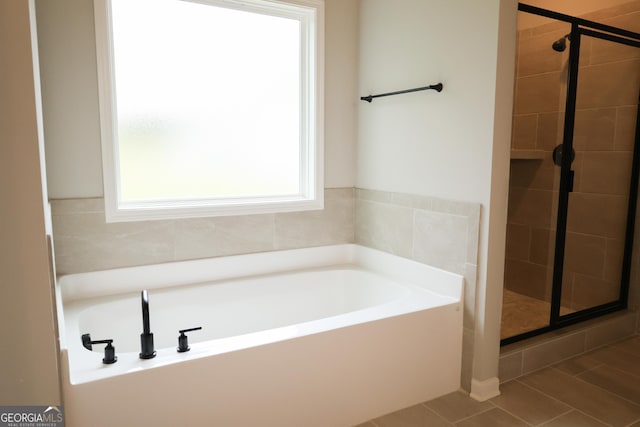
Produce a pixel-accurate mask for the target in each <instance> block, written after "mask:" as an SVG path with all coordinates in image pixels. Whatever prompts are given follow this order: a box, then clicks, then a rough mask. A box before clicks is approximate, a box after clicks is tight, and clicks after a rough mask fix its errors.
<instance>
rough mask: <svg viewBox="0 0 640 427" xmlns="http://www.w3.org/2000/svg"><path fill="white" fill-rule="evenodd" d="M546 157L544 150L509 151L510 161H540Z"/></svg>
mask: <svg viewBox="0 0 640 427" xmlns="http://www.w3.org/2000/svg"><path fill="white" fill-rule="evenodd" d="M547 155H548V153H547V152H546V151H544V150H511V159H512V160H542V159H544V158H545V157H546V156H547Z"/></svg>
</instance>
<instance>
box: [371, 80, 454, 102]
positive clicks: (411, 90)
mask: <svg viewBox="0 0 640 427" xmlns="http://www.w3.org/2000/svg"><path fill="white" fill-rule="evenodd" d="M443 87H444V86H443V85H442V83H438V84H435V85H429V86H423V87H417V88H414V89H406V90H399V91H396V92H388V93H381V94H379V95H369V96H361V97H360V99H361V100H362V101H367V102H371V101H373V98H380V97H382V96H391V95H400V94H402V93H409V92H418V91H421V90H430V89H433V90H435V91H437V92H442V88H443Z"/></svg>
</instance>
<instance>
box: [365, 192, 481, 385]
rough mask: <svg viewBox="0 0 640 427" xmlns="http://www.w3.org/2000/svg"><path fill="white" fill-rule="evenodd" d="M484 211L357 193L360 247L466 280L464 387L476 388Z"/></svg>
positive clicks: (450, 203) (443, 202)
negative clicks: (477, 304) (475, 340)
mask: <svg viewBox="0 0 640 427" xmlns="http://www.w3.org/2000/svg"><path fill="white" fill-rule="evenodd" d="M479 224H480V205H479V204H476V203H467V202H454V201H448V200H441V199H435V198H430V197H424V196H415V195H409V194H402V193H391V192H385V191H374V190H366V189H357V190H356V226H355V240H356V243H359V244H362V245H365V246H369V247H373V248H376V249H380V250H383V251H386V252H390V253H393V254H396V255H400V256H403V257H406V258H410V259H414V260H416V261H419V262H422V263H425V264H429V265H432V266H435V267H439V268H442V269H444V270H448V271H453V272H455V273H459V274H462V275H463V276H464V277H465V302H464V333H463V344H462V346H463V348H462V386H463V388H465V389H467V390H469V389H470V387H471V368H472V362H473V336H474V327H475V301H476V296H475V291H476V280H477V279H476V275H477V265H478V238H479Z"/></svg>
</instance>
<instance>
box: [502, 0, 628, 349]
mask: <svg viewBox="0 0 640 427" xmlns="http://www.w3.org/2000/svg"><path fill="white" fill-rule="evenodd" d="M518 10H519V11H521V12H526V13H532V14H535V15H539V16H544V17H547V18H551V19H555V20H558V21H563V22H567V23H570V24H571V33H570V37H571V38H570V40H571V43H570V44H569V70H568V71H569V73H568V85H567V97H566V105H565V121H564V132H563V140H562V152H563V153H571V152H572V150H573V137H574V128H575V117H576V99H577V95H578V71H579V59H580V42H581V38H582V36H583V35H586V36H589V37H595V38H599V39H604V40H608V41H611V42H614V43H621V44H624V45H628V46H632V47H635V48H639V49H640V34H638V33H635V32H632V31H628V30H624V29H621V28H616V27H612V26H609V25H605V24H600V23H597V22H593V21H589V20H586V19H582V18H577V17H572V16H570V15H565V14H562V13H558V12H553V11H550V10H546V9H542V8H538V7H535V6H530V5H527V4H523V3H519V4H518ZM639 97H640V94H639ZM572 160H573V159H572V156H571V155H566V156H562V159H561V165H560V167H561V170H560V185H559V191H558V193H559V195H558V213H557V221H556V238H555V247H554V250H555V254H554V261H553V280H552V290H551V309H550V316H549V325H548V326H545V327H542V328H538V329H534V330H531V331H527V332H524V333H521V334H518V335H514V336H512V337H507V338H504V339H502V340H501V341H500V344H501V345H506V344H510V343H513V342H516V341H520V340H523V339H526V338H530V337H533V336H536V335H540V334H542V333H545V332H548V331H552V330H556V329H559V328H562V327H565V326H568V325H571V324H575V323H578V322H582V321H586V320H590V319H593V318H596V317H599V316H602V315H605V314H609V313H612V312H615V311H619V310H624V309H626V308H627V304H628V294H629V280H630V273H631V256H632V249H633V240H634V229H635V216H636V208H637V206H636V205H637V198H638V178H639V175H640V98H639V100H638V110H637V115H636V129H635V141H634V148H633V154H632V165H631V183H630V190H629V199H628V209H627V218H626V232H625V239H624V255H623V261H622V272H621V280H620V292H619V296H618V299H617V300H616V301H612V302H608V303H605V304H600V305H597V306H594V307H589V308H586V309H583V310H579V311H576V312H574V313H569V314H565V315H560V305H561V299H562V279H563V271H564V255H565V243H566V233H567V218H568V210H569V193H571V192H572V191H573V177H574V171H573V170H571V164H572Z"/></svg>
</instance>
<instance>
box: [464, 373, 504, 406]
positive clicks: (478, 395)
mask: <svg viewBox="0 0 640 427" xmlns="http://www.w3.org/2000/svg"><path fill="white" fill-rule="evenodd" d="M499 395H500V380H499V379H498V377H493V378H489V379H488V380H484V381H478V380H475V379H472V380H471V393H470V394H469V397H471V398H472V399H474V400H477V401H479V402H484V401H485V400H489V399H491V398H492V397H496V396H499Z"/></svg>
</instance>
